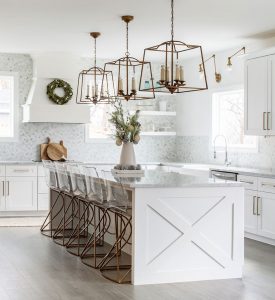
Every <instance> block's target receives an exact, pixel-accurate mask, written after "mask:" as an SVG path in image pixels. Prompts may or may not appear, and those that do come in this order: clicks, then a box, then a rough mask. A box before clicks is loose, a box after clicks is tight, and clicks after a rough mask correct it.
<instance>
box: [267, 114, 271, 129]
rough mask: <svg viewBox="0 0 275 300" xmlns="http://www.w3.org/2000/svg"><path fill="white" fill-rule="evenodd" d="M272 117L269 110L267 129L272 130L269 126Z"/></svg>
mask: <svg viewBox="0 0 275 300" xmlns="http://www.w3.org/2000/svg"><path fill="white" fill-rule="evenodd" d="M270 117H271V113H270V112H267V130H271V128H270V127H269V125H270V124H271V122H269V121H270Z"/></svg>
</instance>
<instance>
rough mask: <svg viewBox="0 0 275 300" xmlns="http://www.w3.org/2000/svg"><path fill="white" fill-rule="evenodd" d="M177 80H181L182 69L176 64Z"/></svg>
mask: <svg viewBox="0 0 275 300" xmlns="http://www.w3.org/2000/svg"><path fill="white" fill-rule="evenodd" d="M175 80H180V68H179V65H178V64H176V75H175Z"/></svg>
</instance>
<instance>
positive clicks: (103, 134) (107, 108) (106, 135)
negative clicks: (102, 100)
mask: <svg viewBox="0 0 275 300" xmlns="http://www.w3.org/2000/svg"><path fill="white" fill-rule="evenodd" d="M110 112H111V105H109V104H97V105H94V106H92V107H91V123H90V124H87V125H86V142H94V141H101V142H104V141H110V134H111V127H110V125H111V124H110V123H109V121H108V120H109V118H110V115H109V114H110Z"/></svg>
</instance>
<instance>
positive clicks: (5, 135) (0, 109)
mask: <svg viewBox="0 0 275 300" xmlns="http://www.w3.org/2000/svg"><path fill="white" fill-rule="evenodd" d="M16 86H17V76H16V75H14V74H11V73H0V141H14V140H16V139H17V131H18V130H17V124H18V103H17V98H16Z"/></svg>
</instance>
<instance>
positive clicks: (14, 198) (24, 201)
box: [6, 177, 37, 211]
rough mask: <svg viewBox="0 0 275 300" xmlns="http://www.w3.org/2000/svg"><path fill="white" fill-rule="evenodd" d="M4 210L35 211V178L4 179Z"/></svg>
mask: <svg viewBox="0 0 275 300" xmlns="http://www.w3.org/2000/svg"><path fill="white" fill-rule="evenodd" d="M6 210H7V211H26V210H30V211H32V210H37V177H6Z"/></svg>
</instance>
